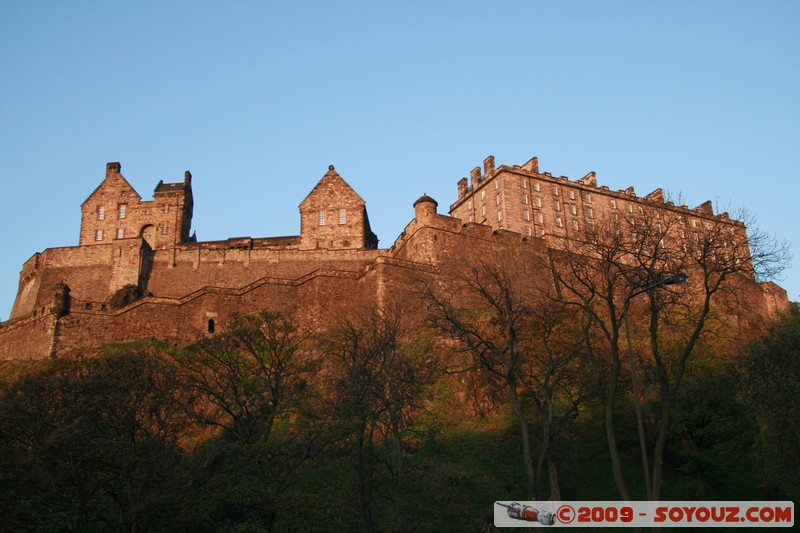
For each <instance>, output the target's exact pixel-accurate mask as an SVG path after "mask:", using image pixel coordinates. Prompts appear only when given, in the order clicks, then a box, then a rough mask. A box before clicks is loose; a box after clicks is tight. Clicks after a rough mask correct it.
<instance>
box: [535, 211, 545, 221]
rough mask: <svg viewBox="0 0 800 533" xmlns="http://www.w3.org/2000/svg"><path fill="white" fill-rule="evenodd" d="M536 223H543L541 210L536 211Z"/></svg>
mask: <svg viewBox="0 0 800 533" xmlns="http://www.w3.org/2000/svg"><path fill="white" fill-rule="evenodd" d="M536 223H537V224H544V215H542V213H541V212H537V213H536Z"/></svg>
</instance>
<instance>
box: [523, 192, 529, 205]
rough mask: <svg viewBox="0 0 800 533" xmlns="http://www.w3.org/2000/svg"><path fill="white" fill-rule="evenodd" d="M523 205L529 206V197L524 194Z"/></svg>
mask: <svg viewBox="0 0 800 533" xmlns="http://www.w3.org/2000/svg"><path fill="white" fill-rule="evenodd" d="M522 205H528V195H527V194H525V193H522Z"/></svg>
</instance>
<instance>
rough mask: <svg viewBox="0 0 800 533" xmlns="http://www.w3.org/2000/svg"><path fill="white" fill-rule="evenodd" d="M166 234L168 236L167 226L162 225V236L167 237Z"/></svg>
mask: <svg viewBox="0 0 800 533" xmlns="http://www.w3.org/2000/svg"><path fill="white" fill-rule="evenodd" d="M166 234H167V225H166V224H161V235H166Z"/></svg>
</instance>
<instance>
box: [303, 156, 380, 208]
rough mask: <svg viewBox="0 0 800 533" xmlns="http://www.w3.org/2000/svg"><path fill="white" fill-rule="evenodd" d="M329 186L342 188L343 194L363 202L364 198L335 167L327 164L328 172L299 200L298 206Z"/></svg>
mask: <svg viewBox="0 0 800 533" xmlns="http://www.w3.org/2000/svg"><path fill="white" fill-rule="evenodd" d="M329 187H338V188H342V189H344V191H345V194H347V195H348V196H351V197H354V198H355V199H356V200H357V201H358V202H360V203H362V204H364V203H365V202H364V199H363V198H361V196H360V195H359V194H358V193H357V192H356V191H355V190H354V189H353V188H352V187H351V186H350V185H349V184H348V183H347V182H346V181H345V180H344V178H342V177H341V176H340V175H339V173H338V172H336V169H334V168H333V165H329V166H328V172H326V173H325V175H324V176H322V179H321V180H319V182H318V183H317V184H316V185H315V186H314V188H313V189H311V192H310V193H308V195H307V196H306V197H305V198H304V199H303V201H302V202H300V207H303V204H305V203H306V202H307V201H308V200H309V198H311V197H312V196H314V195H315V193H317V192H318V191H320V190H322V189H326V188H329Z"/></svg>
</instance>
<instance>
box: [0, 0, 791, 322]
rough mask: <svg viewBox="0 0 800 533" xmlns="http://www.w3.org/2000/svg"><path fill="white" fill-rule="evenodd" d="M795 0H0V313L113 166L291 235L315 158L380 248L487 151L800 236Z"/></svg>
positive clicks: (209, 236)
mask: <svg viewBox="0 0 800 533" xmlns="http://www.w3.org/2000/svg"><path fill="white" fill-rule="evenodd" d="M799 23H800V2H793V1H763V2H756V1H753V2H735V1H689V2H676V1H672V2H641V1H629V2H614V1H604V2H594V1H592V2H567V1H565V2H535V1H528V2H522V1H518V2H502V1H498V2H477V1H475V2H473V1H458V2H444V1H442V2H436V1H420V2H388V1H387V2H366V1H365V2H345V1H340V2H330V1H319V2H304V1H296V2H295V1H292V2H285V1H284V2H266V1H258V2H256V1H238V2H202V1H192V2H189V1H185V2H180V1H164V2H147V1H145V2H116V1H102V2H101V1H97V2H88V1H75V2H61V1H58V2H55V1H54V2H43V1H35V0H32V1H25V2H21V1H20V2H12V1H8V0H7V1H4V2H1V3H0V199H1V200H2V207H1V208H0V228H2V230H1V231H2V233H1V234H0V235H2V254H0V317H2V318H7V317H8V316H9V314H10V311H11V306H12V304H13V300H14V296H15V294H16V289H17V283H18V276H19V271H20V268H21V266H22V264H23V262H24V261H25V260H27V259H28V258H29V257H30V256H31V255H33V254H34V253H35V252H37V251H41V250H43V249H45V248H48V247H59V246H71V245H76V244H77V242H78V230H79V226H80V204H81V203H82V202H83V200H84V199H85V198H86V197H87V196H88V195H89V194H90V193H91V192H92V190H93V189H94V188H95V187H96V186H97V185H98V184H99V183H100V181H101V180H102V178H103V176H104V173H105V163H106V162H107V161H120V162H121V163H122V172H123V174H124V175H125V176H126V177H127V179H128V181H130V182H131V184H132V185H133V186H134V187H135V188H136V189H137V190H138V191H139V193H140V194H141V195H142V196H143V198H144V199H150V198H152V191H153V188H154V187H155V185H156V183H157V182H158V180H160V179H163V180H164V181H180V180H181V179H182V177H183V172H184V170H187V169H188V170H191V171H192V174H193V176H194V178H193V187H194V193H195V216H194V222H193V229H195V230H196V231H197V235H198V238H199V239H200V240H213V239H224V238H228V237H234V236H244V235H250V236H253V237H266V236H277V235H296V234H298V233H299V229H300V223H299V216H298V211H297V206H298V204H299V203H300V202H301V201H302V199H303V198H304V197H305V195H306V194H307V193H308V192H309V190H310V189H311V188H312V187H313V186H314V185H315V184H316V182H317V181H318V180H319V179H320V177H321V176H322V175H323V174H324V173H325V171H326V170H327V167H328V165H329V164H334V165H335V166H336V169H337V171H339V173H340V174H341V175H342V176H343V177H344V178H345V179H346V180H347V181H348V182H349V183H350V184H351V185H352V186H353V187H354V188H355V189H356V190H357V191H358V192H359V193H360V194H361V196H362V197H363V198H364V199H365V200H366V202H367V208H368V210H369V214H370V219H371V221H372V226H373V229H374V230H375V231H376V233H377V234H378V236H379V237H380V239H381V246H382V247H388V246H390V245H391V244H392V242H394V239H395V238H396V237H397V235H398V234H399V233H400V232H401V231H402V229H403V227H404V226H405V225H406V224H407V223H408V221H409V220H410V219H411V218H412V216H413V210H412V203H413V201H414V200H415V199H416V198H417V197H419V196H420V195H421V194H422V193H423V192H426V193H428V194H429V195H431V196H433V197H434V198H436V199H437V200H438V201H439V204H440V211H442V210H445V211H446V209H447V206H448V205H449V204H450V203H452V202H453V201H454V199H455V197H456V181H457V180H458V179H459V178H461V177H462V176H466V175H467V174H468V172H469V170H470V168H472V167H474V166H475V165H478V164H480V163H481V161H482V160H483V158H484V157H486V156H487V155H488V154H493V155H495V156H496V158H497V164H498V165H500V164H510V165H511V164H522V163H524V162H525V161H527V160H528V159H529V158H530V157H531V156H534V155H536V156H538V157H539V162H540V168H541V169H542V170H544V171H549V172H552V173H553V174H555V175H566V176H568V177H570V178H571V179H577V178H580V177H581V176H583V175H584V174H586V173H587V172H588V171H590V170H595V171H596V172H597V174H598V181H599V183H600V184H602V185H608V186H609V187H611V188H612V189H621V188H625V187H627V186H629V185H634V186H635V187H636V190H637V191H638V192H639V193H641V194H646V193H648V192H650V191H652V190H653V189H655V188H657V187H663V188H664V189H666V190H669V191H671V192H672V193H673V194H682V195H683V197H684V198H685V200H686V203H688V204H689V205H690V206H695V205H698V204H700V203H702V202H703V201H705V200H708V199H711V200H714V201H715V202H716V203H718V204H720V205H721V206H723V207H724V208H725V209H729V210H734V209H736V208H739V207H746V208H748V209H749V210H750V211H752V212H753V213H754V214H755V215H756V216H757V219H758V222H759V225H760V226H761V227H762V228H763V229H765V230H767V231H769V232H772V233H773V234H774V235H775V236H776V237H778V238H779V239H786V240H789V241H794V248H793V252H794V255H795V256H796V259H795V260H794V261H793V263H792V267H791V269H790V270H789V271H788V272H787V274H786V277H785V280H783V281H782V282H781V284H782V285H783V286H784V287H785V288H786V289H787V290H788V291H789V295H790V298H791V299H793V300H800V250H798V248H797V247H798V246H800V239H799V238H798V235H799V234H800V231H798V229H797V228H798V223H797V220H798V193H799V192H800V186H798V177H797V175H796V174H795V172H796V168H797V159H798V156H800V31H798V29H797V28H798V24H799Z"/></svg>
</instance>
